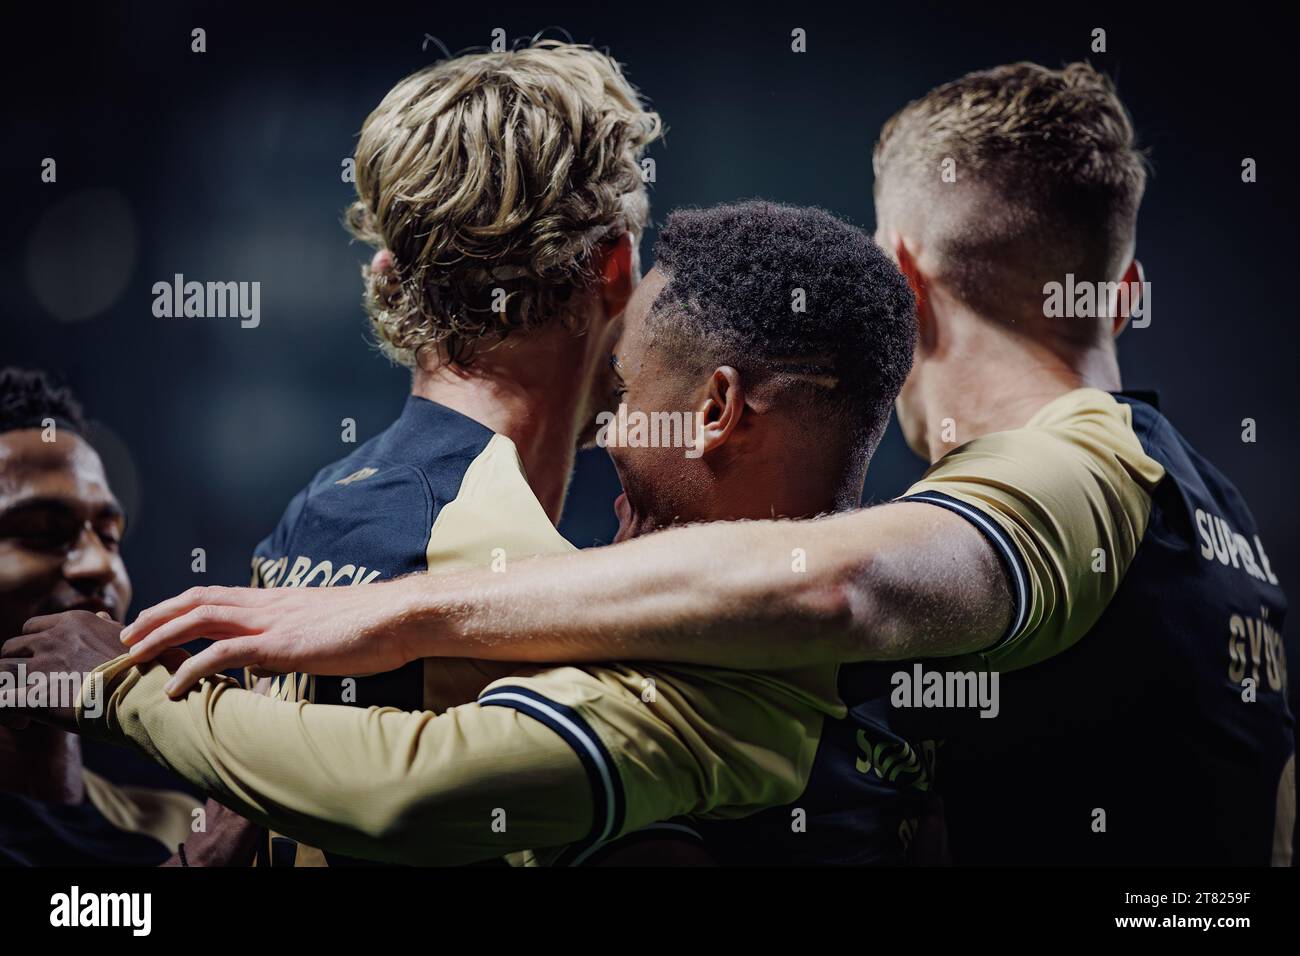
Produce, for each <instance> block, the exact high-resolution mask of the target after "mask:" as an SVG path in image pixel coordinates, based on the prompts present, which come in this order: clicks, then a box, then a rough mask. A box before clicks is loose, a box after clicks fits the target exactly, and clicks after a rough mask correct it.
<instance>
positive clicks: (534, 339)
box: [411, 330, 587, 523]
mask: <svg viewBox="0 0 1300 956" xmlns="http://www.w3.org/2000/svg"><path fill="white" fill-rule="evenodd" d="M522 339H523V336H521V337H520V341H521V342H522ZM529 339H530V340H531V341H529V342H528V343H527V345H526V346H521V347H518V348H515V347H514V346H512V345H511V343H510V341H509V340H507V342H506V343H505V344H504V345H503V346H500V347H499V348H498V349H493V350H490V351H489V350H485V351H483V352H481V353H480V354H479V355H478V356H477V357H476V358H475V359H474V361H473V362H471V363H470V365H469V366H468V367H459V366H450V365H446V364H444V365H441V366H439V367H437V368H433V369H418V370H416V372H415V375H414V378H413V382H412V387H411V392H412V394H414V395H417V396H419V397H420V398H426V399H428V400H429V401H431V402H437V403H438V404H440V405H445V406H446V407H448V408H450V409H453V410H454V411H457V412H460V413H461V414H462V415H464V416H466V417H467V418H472V419H473V420H474V421H476V422H478V423H479V424H480V425H483V426H484V427H485V428H490V429H491V430H492V431H494V432H496V433H497V434H499V435H504V436H506V437H507V438H509V439H510V440H511V441H512V442H514V444H515V447H516V448H517V449H518V451H519V457H520V458H521V459H522V461H523V465H524V474H525V476H526V477H527V479H528V484H529V486H530V487H531V488H532V490H533V494H534V495H536V496H537V500H538V501H539V502H540V503H541V505H542V508H543V509H544V510H545V511H546V514H547V516H548V517H549V518H550V519H551V522H552V523H558V522H559V520H560V514H561V512H562V511H563V510H564V495H565V492H566V491H567V489H568V482H569V475H570V473H571V472H572V471H573V459H574V454H575V451H576V447H577V441H578V436H579V432H580V430H581V428H582V426H583V424H584V422H582V421H580V420H579V419H580V413H581V406H582V395H581V391H582V383H583V382H585V381H586V380H587V379H586V375H585V372H584V361H585V360H586V357H585V343H584V342H583V341H582V337H575V336H573V335H572V334H571V333H568V332H563V334H562V335H556V334H553V333H552V334H547V331H546V330H540V334H538V333H530V334H529ZM507 348H510V349H511V350H510V351H505V349H507Z"/></svg>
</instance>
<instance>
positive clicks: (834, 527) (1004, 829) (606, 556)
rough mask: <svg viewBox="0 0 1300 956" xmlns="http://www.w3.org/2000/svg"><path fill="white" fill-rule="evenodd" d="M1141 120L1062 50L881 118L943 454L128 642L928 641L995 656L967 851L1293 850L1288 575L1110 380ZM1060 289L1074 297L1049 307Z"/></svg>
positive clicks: (1032, 858)
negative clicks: (802, 508) (812, 490)
mask: <svg viewBox="0 0 1300 956" xmlns="http://www.w3.org/2000/svg"><path fill="white" fill-rule="evenodd" d="M1134 140H1135V137H1134V131H1133V126H1132V123H1131V120H1130V118H1129V116H1128V114H1127V111H1126V110H1125V109H1124V106H1123V104H1122V103H1121V102H1120V100H1119V99H1118V97H1117V95H1116V93H1115V91H1114V89H1113V87H1112V85H1111V84H1110V83H1109V81H1108V80H1107V79H1105V78H1104V77H1103V76H1102V75H1100V74H1098V73H1097V72H1096V71H1095V70H1093V69H1092V68H1091V67H1089V66H1088V65H1086V64H1082V63H1074V64H1070V65H1068V66H1066V67H1065V68H1063V69H1061V70H1050V69H1046V68H1044V67H1041V66H1037V65H1034V64H1028V63H1019V64H1012V65H1009V66H1002V67H997V68H995V69H992V70H987V71H983V72H977V73H972V74H969V75H967V76H964V77H962V78H960V79H958V80H956V81H953V82H951V83H947V84H945V85H943V86H940V87H938V88H937V89H935V90H932V91H931V92H929V93H927V94H926V95H925V96H923V97H921V98H920V99H919V100H917V101H915V102H913V103H911V104H909V105H908V106H906V107H905V108H904V109H903V110H902V111H901V112H899V113H898V114H897V115H896V116H895V117H894V118H893V119H891V120H890V121H889V122H888V123H887V124H886V125H885V127H884V129H883V130H882V133H881V137H880V140H879V142H878V144H877V146H876V151H875V157H874V166H875V172H876V180H875V199H876V212H877V237H878V239H879V241H880V242H881V243H882V245H884V246H885V247H886V248H887V249H888V250H889V251H890V252H891V253H892V254H893V255H894V256H895V258H896V260H897V261H898V263H899V265H900V266H901V268H902V269H903V271H904V272H905V273H906V274H907V276H908V278H909V280H910V281H911V283H912V285H913V288H914V289H915V290H916V293H917V296H918V303H919V304H918V328H919V335H918V338H917V347H916V356H915V362H914V364H913V369H912V372H911V375H910V377H909V378H908V381H907V383H906V384H905V386H904V388H903V390H902V393H901V394H900V396H899V400H898V403H897V410H898V416H899V421H900V423H901V425H902V428H903V432H904V434H905V436H906V437H907V439H908V442H909V444H910V445H911V446H912V448H913V449H914V450H915V451H917V452H918V453H919V454H921V455H923V456H924V457H925V458H927V459H928V460H929V461H930V462H931V463H932V465H931V468H930V470H929V472H928V473H927V474H926V476H925V477H924V479H923V480H922V481H921V482H920V483H919V484H917V485H916V486H915V487H913V488H912V489H910V490H909V491H908V493H907V494H906V495H904V496H903V497H902V498H901V499H900V500H898V501H896V502H892V503H889V504H885V505H881V506H878V507H873V508H868V509H865V510H862V511H858V512H854V513H850V514H845V515H839V516H834V517H829V518H825V519H821V520H817V521H811V522H779V521H755V522H749V523H746V524H743V525H726V524H715V525H710V526H699V527H690V528H682V529H675V530H671V531H667V532H665V533H663V534H660V535H654V536H651V537H648V538H646V539H645V540H638V541H631V542H625V543H622V544H619V545H616V546H614V547H611V548H607V549H597V550H592V551H587V552H583V553H581V554H576V555H569V556H563V557H558V558H555V559H548V560H538V561H536V562H531V563H528V564H525V565H518V566H516V567H515V568H514V569H513V571H512V572H511V573H510V574H508V575H491V574H482V573H464V574H456V575H451V576H448V577H445V578H442V579H440V580H438V581H437V583H436V587H434V586H429V582H427V581H420V580H408V581H399V582H394V583H391V584H386V585H382V586H375V587H372V588H359V589H354V590H349V591H348V592H347V593H339V594H331V595H329V596H328V598H325V597H324V596H322V597H321V598H320V599H316V600H309V599H307V598H306V597H305V596H301V595H285V596H266V595H261V594H258V593H256V592H249V591H206V590H200V591H194V592H190V593H188V594H186V595H182V596H181V597H179V598H177V599H173V600H172V601H169V602H165V603H164V604H163V605H160V606H159V608H158V609H156V610H155V611H152V612H146V613H145V614H143V615H141V618H140V620H139V621H138V622H137V625H136V626H135V627H133V628H132V629H131V630H130V631H129V632H128V633H127V635H126V638H127V641H128V643H131V644H135V645H137V646H139V647H140V650H139V656H140V659H147V658H148V657H149V656H150V655H152V654H154V653H157V651H158V649H159V648H160V647H163V646H166V645H167V644H168V643H172V642H182V641H184V640H187V639H188V638H189V636H191V635H192V634H195V633H202V632H204V628H205V627H207V626H208V625H207V622H208V621H210V620H213V619H216V618H219V619H220V620H221V621H222V622H223V623H222V628H223V629H224V631H225V633H226V634H227V635H229V636H230V637H232V638H233V640H230V641H223V642H222V643H221V644H218V645H217V646H216V647H214V648H213V649H212V650H211V651H210V652H209V656H208V658H207V659H206V660H205V659H203V658H202V657H199V658H195V659H192V660H191V661H190V662H189V663H188V665H187V666H186V667H185V668H184V669H183V670H182V671H181V672H179V673H178V676H177V679H176V680H175V681H174V684H173V687H172V690H173V692H180V691H182V690H183V689H184V688H185V687H186V686H188V684H189V683H191V682H192V681H193V680H194V679H196V678H197V677H198V676H199V675H201V674H204V673H211V672H213V671H215V670H216V669H219V668H221V667H226V666H230V665H231V664H256V665H258V666H261V667H265V668H268V669H272V670H286V669H293V668H298V667H303V666H306V665H307V664H310V666H312V667H313V668H315V669H317V670H320V671H334V672H349V671H353V670H365V669H368V668H371V667H374V666H383V667H392V666H395V665H396V664H400V663H402V662H403V661H405V660H410V659H417V658H424V657H428V656H431V655H439V654H442V655H452V656H459V655H469V656H475V657H491V658H494V659H501V660H519V661H528V660H537V661H566V660H567V661H590V660H599V659H604V658H627V657H633V658H637V659H653V660H678V661H688V662H693V663H699V664H724V663H725V664H728V665H730V666H734V667H742V666H749V667H753V666H761V667H791V666H798V665H804V666H812V665H816V664H819V663H830V662H840V663H849V662H857V661H865V660H880V659H884V660H901V659H906V658H914V657H920V658H939V659H943V658H948V657H951V656H954V655H969V656H970V657H969V659H968V661H963V662H961V663H960V664H959V665H948V664H943V665H937V666H941V667H945V668H948V669H950V670H951V669H958V668H960V669H965V668H966V667H967V666H975V665H977V666H979V667H981V668H983V669H985V670H986V671H988V672H992V673H998V674H999V675H1000V676H1001V678H1002V680H1001V682H1000V698H1001V701H1000V713H999V716H998V717H997V718H996V719H991V720H985V719H978V718H975V719H971V720H969V721H966V720H957V721H955V722H954V725H953V726H952V727H951V733H950V734H949V737H950V738H951V739H950V743H949V746H948V748H947V753H948V758H949V763H950V765H949V768H948V770H947V771H946V772H945V775H944V779H945V780H946V784H945V785H944V786H943V789H944V790H945V792H946V805H947V810H948V814H949V824H950V828H951V843H952V849H953V853H954V856H955V857H956V859H957V860H958V861H959V862H972V863H979V862H983V863H992V862H1046V863H1088V862H1110V863H1167V864H1174V863H1206V864H1209V863H1242V864H1256V865H1258V864H1267V863H1269V862H1273V863H1279V864H1285V863H1287V862H1288V861H1289V859H1290V855H1291V846H1292V832H1293V828H1294V820H1295V757H1294V753H1295V738H1294V721H1293V717H1292V715H1291V714H1290V712H1289V710H1288V707H1287V704H1286V682H1287V674H1286V660H1285V653H1284V650H1283V647H1282V641H1281V638H1280V634H1281V630H1282V625H1283V620H1284V617H1285V613H1286V599H1285V595H1284V594H1283V592H1282V589H1281V586H1280V583H1279V581H1278V578H1277V575H1276V573H1275V572H1274V571H1273V569H1272V567H1271V566H1270V564H1269V560H1268V554H1267V551H1266V546H1265V538H1264V535H1263V534H1262V533H1261V531H1260V529H1259V528H1258V527H1257V526H1256V523H1255V520H1254V518H1253V516H1252V515H1251V512H1250V509H1249V508H1248V506H1247V505H1246V503H1245V501H1244V500H1243V499H1242V496H1241V494H1240V493H1239V492H1238V491H1237V489H1236V488H1235V487H1234V486H1233V485H1232V483H1231V482H1230V481H1229V480H1228V478H1227V477H1226V476H1224V475H1223V474H1222V473H1221V472H1220V471H1219V470H1218V469H1216V468H1215V467H1214V466H1213V465H1212V464H1211V463H1209V462H1208V461H1206V460H1205V459H1204V458H1203V457H1201V456H1200V455H1199V454H1197V452H1196V451H1195V449H1194V448H1192V447H1191V445H1190V444H1189V443H1188V442H1187V441H1186V439H1184V438H1183V437H1182V436H1181V435H1180V434H1179V433H1178V432H1177V430H1176V429H1175V428H1174V426H1173V425H1172V424H1171V423H1170V422H1169V421H1168V420H1167V419H1166V418H1165V417H1164V416H1163V415H1162V414H1161V413H1160V411H1159V409H1158V407H1157V405H1156V404H1155V400H1154V398H1153V397H1152V396H1149V395H1138V394H1133V393H1125V392H1123V391H1122V388H1123V386H1122V383H1121V380H1120V372H1119V363H1118V358H1117V353H1116V345H1115V338H1116V336H1117V335H1118V334H1119V332H1120V331H1121V330H1122V329H1123V328H1124V327H1125V325H1126V323H1127V322H1128V321H1129V319H1130V318H1134V317H1135V316H1137V315H1138V314H1141V313H1144V314H1142V315H1141V322H1142V323H1143V324H1145V322H1147V321H1149V320H1150V318H1151V315H1150V312H1149V309H1150V303H1151V297H1150V295H1149V293H1148V290H1147V288H1146V287H1144V285H1143V282H1144V279H1143V275H1142V271H1141V269H1140V266H1139V264H1138V262H1137V260H1136V259H1135V249H1136V223H1137V211H1138V206H1139V203H1140V200H1141V197H1142V193H1143V191H1144V188H1145V179H1146V171H1145V166H1144V160H1143V156H1142V155H1141V153H1140V152H1139V151H1138V149H1137V148H1136V146H1135V142H1134ZM1117 283H1122V286H1119V285H1116V284H1117ZM1066 287H1070V288H1072V289H1077V290H1081V291H1080V292H1079V294H1078V297H1077V298H1076V297H1075V296H1071V298H1070V304H1071V308H1068V309H1064V310H1063V309H1061V308H1059V306H1060V305H1061V302H1060V291H1061V290H1062V289H1063V288H1066ZM1119 293H1122V294H1119ZM1089 299H1091V305H1089ZM1112 302H1113V307H1112ZM1080 303H1081V304H1082V306H1081V307H1080ZM1098 303H1104V304H1105V305H1104V306H1103V307H1101V308H1097V304H1098ZM1063 312H1064V313H1065V314H1062V313H1063ZM1170 321H1177V318H1176V317H1174V318H1171V319H1170ZM792 547H799V548H802V549H804V550H805V552H806V554H807V555H808V564H807V570H806V572H805V573H797V574H796V573H791V571H790V566H789V558H788V556H789V554H790V550H791V548H792ZM151 635H152V636H151ZM846 703H849V704H850V705H852V704H853V703H854V701H852V700H848V701H846ZM957 716H959V715H957Z"/></svg>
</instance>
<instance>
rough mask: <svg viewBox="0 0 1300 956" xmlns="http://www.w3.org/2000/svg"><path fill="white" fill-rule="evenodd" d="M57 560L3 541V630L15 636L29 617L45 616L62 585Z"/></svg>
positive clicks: (0, 575)
mask: <svg viewBox="0 0 1300 956" xmlns="http://www.w3.org/2000/svg"><path fill="white" fill-rule="evenodd" d="M61 568H62V562H61V560H60V559H59V558H58V557H55V556H53V555H48V554H42V553H41V552H33V551H29V550H26V549H25V548H21V547H17V546H15V545H14V544H13V543H12V542H0V628H3V630H4V631H5V634H4V635H3V636H0V640H4V638H5V637H12V636H13V635H14V634H16V633H18V631H19V630H20V629H21V628H22V626H23V624H24V623H25V622H26V621H27V619H28V618H30V617H33V616H35V615H37V614H40V613H42V606H43V604H44V603H45V601H46V599H47V598H48V597H49V596H50V595H51V594H53V593H54V591H55V589H56V588H57V587H58V585H59V580H60V569H61Z"/></svg>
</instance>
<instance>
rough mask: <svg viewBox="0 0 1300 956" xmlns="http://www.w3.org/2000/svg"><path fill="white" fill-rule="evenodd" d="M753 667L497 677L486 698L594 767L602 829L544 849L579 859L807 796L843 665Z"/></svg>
mask: <svg viewBox="0 0 1300 956" xmlns="http://www.w3.org/2000/svg"><path fill="white" fill-rule="evenodd" d="M819 671H820V672H818V673H810V672H799V673H797V674H793V673H792V674H768V675H756V674H755V675H751V674H742V673H739V672H733V671H722V670H715V669H713V668H697V667H689V668H688V667H672V668H662V667H653V668H651V667H626V666H621V665H610V666H599V667H593V666H584V667H581V668H576V667H550V668H545V669H537V670H536V671H533V672H531V673H529V672H520V673H518V674H515V675H512V676H511V677H509V678H506V679H505V680H501V681H497V682H495V683H493V684H491V685H489V686H488V687H487V688H486V689H485V690H484V691H483V693H482V694H481V695H479V703H480V704H481V705H483V706H484V707H499V708H503V709H511V710H516V711H519V712H521V713H525V714H529V715H530V716H532V717H534V718H535V719H537V720H538V721H541V722H543V723H545V724H546V725H547V726H549V727H551V728H552V729H553V730H554V731H555V732H556V734H557V735H558V736H560V737H562V738H563V739H565V740H566V741H567V742H568V743H569V745H570V746H571V747H572V748H573V751H574V753H575V754H577V755H578V757H579V759H580V760H582V762H583V763H584V764H585V765H586V766H587V769H588V774H589V776H590V779H591V784H592V801H593V805H594V806H595V808H596V814H595V817H596V820H595V826H594V827H593V832H592V833H591V834H588V835H587V837H586V838H585V839H584V840H583V841H581V842H579V843H577V844H574V845H573V846H569V847H565V848H562V849H559V850H557V851H554V852H550V853H547V852H539V853H538V854H537V856H538V858H539V859H541V860H543V861H546V862H549V863H551V864H558V865H566V864H578V863H581V862H582V861H583V859H584V858H585V857H586V856H587V855H588V854H589V853H590V852H592V851H594V850H595V849H597V848H598V847H599V846H600V845H601V844H602V843H605V842H608V841H609V840H612V839H614V838H616V837H618V836H619V835H621V834H624V833H627V832H630V831H632V830H636V829H639V828H641V827H644V826H646V825H647V824H650V823H654V822H656V821H661V820H670V819H672V818H674V817H682V816H691V817H698V818H701V819H734V818H736V817H742V816H745V815H747V814H750V813H754V812H756V811H758V810H761V809H763V808H765V807H770V806H777V805H780V804H783V803H788V802H790V801H792V800H794V799H796V798H797V797H798V796H799V795H800V794H801V793H802V792H803V791H804V788H805V787H806V786H807V783H808V777H809V775H810V773H811V771H812V765H813V760H814V758H815V756H816V753H817V745H818V741H819V740H820V737H821V727H822V721H823V720H824V718H825V717H826V716H830V715H838V714H840V713H842V712H843V711H842V707H841V705H840V703H839V700H838V698H837V697H835V696H834V694H835V692H834V676H835V674H834V668H825V669H819Z"/></svg>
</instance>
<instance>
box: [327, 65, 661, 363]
mask: <svg viewBox="0 0 1300 956" xmlns="http://www.w3.org/2000/svg"><path fill="white" fill-rule="evenodd" d="M660 132H661V124H660V121H659V116H658V114H656V113H654V112H651V111H649V110H648V109H647V108H646V106H645V104H644V103H643V102H642V99H641V96H640V95H639V93H638V92H637V90H636V89H635V88H634V87H633V86H632V85H631V84H630V83H629V82H628V81H627V79H626V78H625V77H624V76H623V72H622V69H621V68H620V66H619V64H618V63H617V62H615V61H614V60H613V59H611V58H610V57H609V56H607V55H605V54H604V53H601V52H599V51H597V50H594V49H592V48H591V47H589V46H582V45H577V44H572V43H562V42H559V41H555V40H543V41H540V42H536V43H534V44H532V45H530V46H527V47H524V48H521V49H518V50H512V51H510V52H501V53H473V54H468V55H464V56H458V57H455V58H454V59H449V60H444V61H442V62H439V63H435V64H434V65H432V66H429V67H426V68H425V69H422V70H420V71H418V72H417V73H414V74H412V75H411V76H408V77H407V78H406V79H404V80H402V81H401V82H400V83H398V84H397V85H396V86H395V87H393V89H392V90H390V91H389V93H388V95H387V96H385V97H384V100H383V102H382V103H380V104H379V107H378V108H377V109H376V110H375V111H374V112H373V113H371V114H370V116H369V117H368V118H367V119H366V122H365V125H364V126H363V127H362V129H361V137H360V141H359V142H358V144H357V150H356V180H357V197H358V198H357V201H356V202H355V203H353V204H352V206H351V207H350V208H349V209H348V213H347V225H348V228H349V230H350V231H351V232H352V233H353V235H355V236H356V237H357V238H359V239H361V240H362V241H364V242H366V243H368V244H370V245H371V246H373V247H375V248H376V249H387V250H391V253H392V255H391V257H388V256H384V257H382V261H383V266H382V267H381V268H379V269H374V270H372V269H371V268H370V267H366V268H364V269H363V270H362V271H363V276H364V277H365V280H366V296H365V306H366V312H367V314H368V315H369V317H370V321H371V324H372V326H373V328H374V332H375V335H376V337H377V339H378V342H379V345H380V348H381V349H382V350H383V351H384V353H385V354H387V355H388V356H389V357H390V358H392V359H394V360H395V361H397V362H400V363H401V364H403V365H407V366H415V365H416V364H417V362H418V359H419V356H420V354H421V352H422V350H424V349H427V348H428V347H430V346H434V345H438V346H441V347H442V348H443V349H445V350H446V352H447V354H448V356H449V357H450V358H451V359H452V360H465V359H466V358H467V357H468V356H469V354H470V353H471V351H472V347H473V346H474V344H475V343H477V342H481V341H495V340H499V339H500V338H501V337H503V336H505V335H506V334H508V333H510V332H512V331H515V330H519V329H528V328H535V327H538V326H540V325H542V324H545V323H548V322H551V321H554V320H559V321H565V322H568V321H570V320H571V319H572V315H571V311H572V310H571V309H569V308H568V305H569V303H570V300H571V298H572V295H573V292H574V290H575V289H580V288H585V287H590V286H591V285H592V284H593V283H594V282H595V281H596V279H597V275H596V274H595V271H594V269H593V265H592V250H593V249H594V247H596V246H597V245H598V244H599V243H601V242H603V241H606V240H609V239H613V238H616V237H618V236H619V235H621V234H622V233H624V232H632V233H633V234H639V233H640V232H641V230H642V229H643V228H644V227H645V224H646V220H647V217H648V215H649V202H648V200H647V197H646V191H645V185H644V183H643V180H642V176H641V167H640V165H639V160H640V158H641V154H642V152H643V151H644V149H645V147H646V146H647V144H649V143H650V142H652V141H653V140H654V139H656V138H657V137H658V136H659V134H660Z"/></svg>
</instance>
